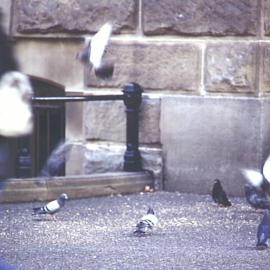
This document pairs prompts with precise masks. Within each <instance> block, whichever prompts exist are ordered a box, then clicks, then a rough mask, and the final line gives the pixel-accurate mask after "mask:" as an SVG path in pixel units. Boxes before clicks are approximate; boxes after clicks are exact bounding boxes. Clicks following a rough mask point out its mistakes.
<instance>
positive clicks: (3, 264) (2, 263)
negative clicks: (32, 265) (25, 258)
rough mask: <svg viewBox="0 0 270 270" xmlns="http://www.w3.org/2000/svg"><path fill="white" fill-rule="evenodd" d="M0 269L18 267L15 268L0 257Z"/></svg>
mask: <svg viewBox="0 0 270 270" xmlns="http://www.w3.org/2000/svg"><path fill="white" fill-rule="evenodd" d="M0 269H1V270H18V268H15V267H14V266H12V265H11V264H9V263H8V262H6V261H4V260H3V259H1V258H0Z"/></svg>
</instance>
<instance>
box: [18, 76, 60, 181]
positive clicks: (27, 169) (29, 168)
mask: <svg viewBox="0 0 270 270" xmlns="http://www.w3.org/2000/svg"><path fill="white" fill-rule="evenodd" d="M31 83H32V86H33V89H34V95H35V96H40V97H53V96H64V95H65V90H64V87H63V86H62V85H59V84H56V83H53V82H50V81H47V80H44V79H40V78H36V77H31ZM33 112H34V132H33V134H31V136H27V137H23V138H19V139H17V147H16V148H17V158H16V159H17V161H16V164H17V165H16V177H23V178H25V177H34V176H39V175H40V172H41V170H42V168H43V166H44V165H45V163H46V161H47V159H48V157H49V156H50V154H51V152H52V150H53V149H54V148H55V147H56V146H57V145H58V144H59V143H60V142H62V141H64V139H65V104H64V102H46V103H44V102H42V103H39V102H37V101H35V102H34V103H33ZM64 174H65V169H64V168H63V169H62V170H61V172H60V173H59V175H64Z"/></svg>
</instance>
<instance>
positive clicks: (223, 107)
mask: <svg viewBox="0 0 270 270" xmlns="http://www.w3.org/2000/svg"><path fill="white" fill-rule="evenodd" d="M269 105H270V103H269V98H268V99H260V98H245V97H239V98H237V97H234V98H230V97H195V96H193V97H191V96H189V97H188V96H185V97H184V96H182V97H167V98H163V99H162V103H161V107H162V109H161V112H162V114H161V143H162V146H163V148H162V151H163V157H164V178H165V181H164V184H165V188H166V189H167V190H172V191H175V190H178V191H181V192H191V193H205V194H206V193H210V192H211V189H212V185H213V180H214V179H215V178H219V179H220V180H221V181H222V182H223V183H224V186H225V189H226V191H227V192H228V194H230V195H234V196H239V195H243V185H244V184H245V183H246V180H245V178H244V177H243V175H242V173H241V169H254V170H260V169H261V166H262V164H263V161H264V160H265V157H266V156H267V155H269V142H270V136H269V130H270V125H269V111H270V106H269ZM179 108H181V110H179ZM172 115H173V117H174V119H177V121H167V119H168V118H169V117H171V116H172ZM267 117H268V118H267ZM266 152H267V153H266Z"/></svg>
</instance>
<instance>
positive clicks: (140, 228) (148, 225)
mask: <svg viewBox="0 0 270 270" xmlns="http://www.w3.org/2000/svg"><path fill="white" fill-rule="evenodd" d="M157 222H158V219H157V217H156V216H155V213H154V210H153V209H152V208H151V207H149V208H148V211H147V214H146V215H144V216H143V217H142V218H141V220H140V221H139V223H138V224H137V225H136V230H135V231H134V234H135V235H137V236H144V235H146V233H147V232H151V231H152V229H153V227H154V226H155V225H156V224H157Z"/></svg>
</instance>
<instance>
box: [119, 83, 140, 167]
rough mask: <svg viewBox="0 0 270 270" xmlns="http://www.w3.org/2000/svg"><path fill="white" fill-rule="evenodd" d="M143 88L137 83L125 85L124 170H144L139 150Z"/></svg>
mask: <svg viewBox="0 0 270 270" xmlns="http://www.w3.org/2000/svg"><path fill="white" fill-rule="evenodd" d="M142 92H143V90H142V88H141V86H140V85H139V84H137V83H128V84H126V85H125V86H124V90H123V93H124V103H125V105H126V114H127V126H126V137H127V141H126V144H127V148H126V152H125V155H124V171H127V172H136V171H141V170H142V164H141V155H140V151H139V108H140V105H141V103H142Z"/></svg>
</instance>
